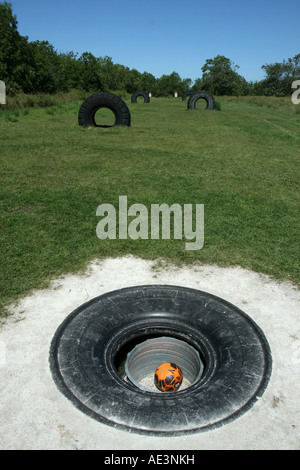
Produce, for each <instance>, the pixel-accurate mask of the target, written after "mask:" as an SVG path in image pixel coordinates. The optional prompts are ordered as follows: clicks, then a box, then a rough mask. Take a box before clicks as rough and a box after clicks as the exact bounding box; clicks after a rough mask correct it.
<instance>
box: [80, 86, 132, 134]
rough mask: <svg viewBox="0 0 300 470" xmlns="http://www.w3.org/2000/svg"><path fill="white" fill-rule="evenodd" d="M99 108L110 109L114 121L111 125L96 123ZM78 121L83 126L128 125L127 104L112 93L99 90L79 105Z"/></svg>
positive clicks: (129, 117) (129, 115)
mask: <svg viewBox="0 0 300 470" xmlns="http://www.w3.org/2000/svg"><path fill="white" fill-rule="evenodd" d="M101 108H107V109H110V110H111V111H112V112H113V114H114V116H115V122H114V124H113V125H112V126H102V125H98V124H97V123H96V119H95V116H96V113H97V111H99V109H101ZM78 123H79V125H80V126H83V127H114V126H130V125H131V114H130V111H129V109H128V106H127V104H126V103H125V102H124V101H123V100H122V99H121V98H120V97H119V96H117V95H115V94H114V93H109V92H99V93H94V94H93V95H91V96H89V97H88V98H87V99H86V100H85V101H84V102H83V103H82V105H81V107H80V109H79V113H78Z"/></svg>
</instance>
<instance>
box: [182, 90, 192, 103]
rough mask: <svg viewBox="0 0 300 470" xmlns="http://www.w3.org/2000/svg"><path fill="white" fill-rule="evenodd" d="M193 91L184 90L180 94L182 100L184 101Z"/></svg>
mask: <svg viewBox="0 0 300 470" xmlns="http://www.w3.org/2000/svg"><path fill="white" fill-rule="evenodd" d="M194 93H195V92H194V91H186V92H185V93H183V95H182V101H185V100H186V99H187V97H188V96H192V95H193V94H194Z"/></svg>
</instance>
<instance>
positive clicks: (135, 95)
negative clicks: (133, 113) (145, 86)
mask: <svg viewBox="0 0 300 470" xmlns="http://www.w3.org/2000/svg"><path fill="white" fill-rule="evenodd" d="M139 96H142V97H143V98H144V103H150V96H149V93H147V92H146V91H144V90H138V91H135V92H134V93H133V94H132V96H131V103H137V98H138V97H139Z"/></svg>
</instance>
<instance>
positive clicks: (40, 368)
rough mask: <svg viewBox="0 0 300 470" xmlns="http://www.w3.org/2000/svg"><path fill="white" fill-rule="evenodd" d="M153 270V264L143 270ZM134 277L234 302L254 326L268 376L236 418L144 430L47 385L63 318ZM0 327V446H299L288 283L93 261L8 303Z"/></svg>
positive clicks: (296, 305)
mask: <svg viewBox="0 0 300 470" xmlns="http://www.w3.org/2000/svg"><path fill="white" fill-rule="evenodd" d="M153 268H154V269H153ZM144 284H169V285H177V286H184V287H191V288H196V289H199V290H203V291H206V292H209V293H211V294H214V295H217V296H219V297H221V298H223V299H225V300H227V301H229V302H230V303H232V304H234V305H236V306H237V307H239V308H240V309H241V310H243V311H244V312H245V313H247V314H248V315H249V316H251V317H252V318H253V320H254V321H255V322H256V323H257V324H258V325H259V326H260V327H261V329H262V330H263V331H264V333H265V335H266V337H267V340H268V342H269V344H270V347H271V350H272V356H273V373H272V377H271V380H270V383H269V385H268V388H267V390H266V391H265V393H264V395H263V396H262V398H261V399H260V400H259V401H258V402H257V403H256V404H255V405H254V407H253V408H251V410H250V411H248V412H247V413H246V414H244V415H243V416H242V417H240V418H239V419H237V420H235V421H233V422H231V423H229V424H227V425H225V426H223V427H222V428H218V429H215V430H211V431H208V432H202V433H198V434H193V435H190V436H184V437H173V438H170V437H165V438H162V437H147V436H141V435H138V434H134V433H128V432H126V431H121V430H116V429H115V428H113V427H110V426H106V425H103V424H101V423H99V422H97V421H95V420H93V419H91V418H89V417H88V416H86V415H85V414H83V413H82V412H80V411H79V410H78V409H76V408H75V407H74V406H73V405H72V403H70V402H69V401H68V400H67V398H66V397H65V396H63V395H62V394H61V393H60V392H59V390H58V389H57V387H56V385H55V383H54V382H53V379H52V376H51V373H50V370H49V364H48V357H49V347H50V343H51V340H52V338H53V336H54V333H55V331H56V329H57V328H58V326H59V325H60V324H61V323H62V321H63V320H64V319H65V318H66V316H67V315H68V314H69V313H71V312H72V311H73V310H74V309H75V308H77V307H79V306H80V305H82V304H83V303H85V302H86V301H87V300H89V299H92V298H94V297H97V296H99V295H101V294H104V293H105V292H109V291H113V290H116V289H120V288H123V287H130V286H135V285H144ZM11 311H12V313H13V314H12V316H11V317H9V318H8V319H7V320H6V321H5V322H4V323H3V324H2V326H1V327H0V422H1V427H0V449H2V450H3V449H15V450H22V449H24V450H37V449H41V450H48V449H49V450H53V449H60V450H68V449H80V450H92V449H103V450H117V449H119V450H132V449H134V450H139V449H143V450H164V449H168V450H179V449H180V450H202V449H226V450H229V449H242V450H246V449H253V450H254V449H270V450H275V449H288V450H292V449H299V448H300V317H299V313H300V294H299V291H298V289H296V288H295V286H293V285H292V284H290V283H288V282H283V283H279V282H276V281H274V280H272V279H270V278H268V277H267V276H264V275H260V274H256V273H254V272H251V271H247V270H244V269H241V268H238V267H237V268H220V267H217V266H193V267H182V268H180V269H179V268H176V267H173V266H169V267H166V268H159V269H156V268H155V263H154V262H150V261H145V260H141V259H137V258H134V257H132V256H128V257H124V258H118V259H106V260H104V261H97V260H95V261H93V262H92V263H91V264H90V265H89V268H88V270H87V272H86V273H85V274H83V275H82V274H78V275H66V276H65V277H62V278H60V279H57V280H54V281H53V282H52V285H51V287H50V288H49V289H46V290H41V291H35V292H33V293H32V294H31V295H29V296H27V297H26V298H24V299H22V300H21V301H20V302H19V303H18V305H17V306H12V307H11Z"/></svg>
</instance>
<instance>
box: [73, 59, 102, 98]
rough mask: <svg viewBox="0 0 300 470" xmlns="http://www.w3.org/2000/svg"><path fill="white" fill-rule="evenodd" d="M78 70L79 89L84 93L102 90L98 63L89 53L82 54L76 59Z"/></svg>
mask: <svg viewBox="0 0 300 470" xmlns="http://www.w3.org/2000/svg"><path fill="white" fill-rule="evenodd" d="M78 62H79V70H80V82H79V87H78V88H80V87H81V88H82V89H83V90H86V91H99V90H102V89H103V79H102V77H101V74H100V67H99V61H98V59H96V57H95V56H94V55H93V54H92V53H91V52H84V53H83V54H81V56H80V57H79V59H78Z"/></svg>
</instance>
